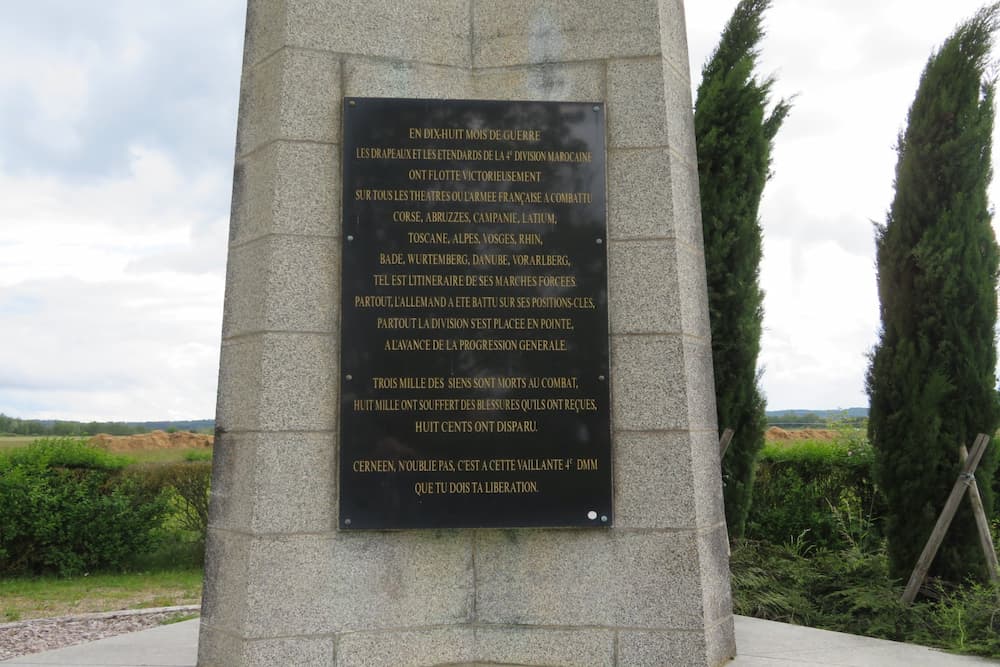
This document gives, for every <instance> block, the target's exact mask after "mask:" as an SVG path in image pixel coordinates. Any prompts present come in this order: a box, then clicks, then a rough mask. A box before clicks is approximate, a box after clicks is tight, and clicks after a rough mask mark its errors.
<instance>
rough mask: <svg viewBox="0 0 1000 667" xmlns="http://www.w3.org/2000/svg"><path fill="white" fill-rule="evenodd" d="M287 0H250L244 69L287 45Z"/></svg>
mask: <svg viewBox="0 0 1000 667" xmlns="http://www.w3.org/2000/svg"><path fill="white" fill-rule="evenodd" d="M285 4H286V0H249V1H248V2H247V22H246V33H245V35H244V38H243V71H246V70H247V69H249V68H250V67H252V66H253V65H254V64H256V63H259V62H260V61H262V60H264V59H265V58H267V57H268V56H269V55H271V54H273V53H274V52H275V51H277V50H278V49H280V48H281V47H282V46H284V45H285V41H286V40H287V38H288V30H287V28H288V26H287V24H286V21H285Z"/></svg>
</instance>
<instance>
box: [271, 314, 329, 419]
mask: <svg viewBox="0 0 1000 667" xmlns="http://www.w3.org/2000/svg"><path fill="white" fill-rule="evenodd" d="M338 345H339V341H338V339H337V337H336V336H329V335H325V334H266V335H265V336H264V345H263V352H264V359H263V364H262V373H261V376H262V379H261V381H262V383H263V387H264V390H263V396H262V398H261V404H260V414H259V416H258V421H257V426H258V428H256V429H253V430H260V431H332V430H334V429H335V428H336V425H337V400H336V397H337V387H338V385H339V383H340V378H339V377H338V376H337V368H338V365H339V359H338V355H337V348H338Z"/></svg>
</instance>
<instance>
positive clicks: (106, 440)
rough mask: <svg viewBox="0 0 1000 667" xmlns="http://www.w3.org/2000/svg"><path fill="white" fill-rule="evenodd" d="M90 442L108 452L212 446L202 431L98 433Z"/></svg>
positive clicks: (209, 439)
mask: <svg viewBox="0 0 1000 667" xmlns="http://www.w3.org/2000/svg"><path fill="white" fill-rule="evenodd" d="M89 442H90V444H91V445H95V446H97V447H101V448H102V449H106V450H108V451H109V452H136V451H146V450H150V449H197V448H208V447H211V446H212V436H210V435H206V434H204V433H191V432H189V431H177V432H175V433H167V432H165V431H153V432H152V433H141V434H139V435H107V434H106V433H98V434H97V435H95V436H94V437H93V438H91V439H90V441H89Z"/></svg>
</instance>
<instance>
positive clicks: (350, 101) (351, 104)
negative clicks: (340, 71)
mask: <svg viewBox="0 0 1000 667" xmlns="http://www.w3.org/2000/svg"><path fill="white" fill-rule="evenodd" d="M347 104H348V105H349V106H352V107H353V106H354V105H356V104H357V102H355V101H354V100H348V101H347ZM594 111H597V109H596V108H595V109H594Z"/></svg>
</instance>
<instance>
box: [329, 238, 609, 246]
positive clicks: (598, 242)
mask: <svg viewBox="0 0 1000 667" xmlns="http://www.w3.org/2000/svg"><path fill="white" fill-rule="evenodd" d="M348 238H350V237H348ZM602 243H604V239H597V245H601V244H602Z"/></svg>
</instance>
